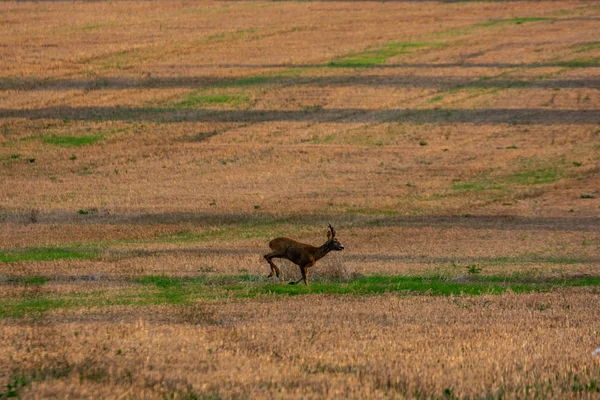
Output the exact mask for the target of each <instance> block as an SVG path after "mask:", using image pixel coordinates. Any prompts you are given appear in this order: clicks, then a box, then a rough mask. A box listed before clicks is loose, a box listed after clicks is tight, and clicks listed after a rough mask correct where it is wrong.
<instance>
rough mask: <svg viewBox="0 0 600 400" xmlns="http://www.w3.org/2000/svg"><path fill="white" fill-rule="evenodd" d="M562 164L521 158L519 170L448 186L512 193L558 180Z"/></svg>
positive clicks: (463, 190)
mask: <svg viewBox="0 0 600 400" xmlns="http://www.w3.org/2000/svg"><path fill="white" fill-rule="evenodd" d="M562 164H564V163H563V162H562V161H559V162H558V163H556V164H550V163H546V162H539V161H538V160H535V159H523V160H521V169H520V171H517V172H514V173H509V174H504V175H499V176H495V177H487V176H486V177H482V178H479V179H476V180H472V181H468V182H457V183H454V184H453V185H452V186H451V187H450V188H451V189H452V190H453V191H456V192H486V191H495V192H501V193H504V194H508V193H513V192H514V191H515V190H519V188H524V187H529V186H539V185H548V184H551V183H554V182H557V181H559V180H560V179H561V178H562V177H563V176H564V175H565V172H564V170H563V168H562V166H561V165H562Z"/></svg>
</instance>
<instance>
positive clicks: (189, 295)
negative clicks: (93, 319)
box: [0, 275, 600, 318]
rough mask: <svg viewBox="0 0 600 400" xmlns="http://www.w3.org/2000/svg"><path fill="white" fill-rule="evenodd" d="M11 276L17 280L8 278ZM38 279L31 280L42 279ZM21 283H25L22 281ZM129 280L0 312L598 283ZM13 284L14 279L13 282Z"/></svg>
mask: <svg viewBox="0 0 600 400" xmlns="http://www.w3.org/2000/svg"><path fill="white" fill-rule="evenodd" d="M12 282H17V281H15V280H13V281H12ZM46 282H48V281H47V280H46V281H43V282H42V281H40V280H38V281H37V282H36V284H38V285H44V284H45V283H46ZM21 283H22V284H29V283H28V282H27V281H24V282H21ZM130 283H131V286H129V287H126V288H124V289H121V290H118V291H116V292H112V293H109V292H107V291H92V292H84V293H75V294H73V293H71V294H65V295H60V294H59V295H57V294H40V293H36V294H35V295H31V296H26V297H22V298H19V299H5V300H0V318H22V317H26V316H31V315H39V314H43V313H45V312H48V311H52V310H58V309H66V308H92V307H106V306H117V305H119V306H132V307H144V306H150V305H187V304H192V303H194V302H196V301H199V300H205V301H207V300H218V299H226V298H237V299H250V298H256V297H266V298H269V297H278V296H298V295H314V294H328V295H351V296H365V295H378V294H383V293H395V294H399V295H405V296H408V295H421V296H479V295H484V294H493V295H498V294H502V293H507V292H508V291H511V292H514V293H530V292H548V291H552V290H554V289H558V288H565V287H583V286H598V285H600V277H598V276H592V277H574V278H564V279H556V280H543V279H540V280H535V279H532V278H523V277H521V278H519V277H516V278H515V277H505V276H477V277H469V278H467V279H464V278H461V279H453V278H447V277H418V276H380V275H371V276H365V277H359V278H355V279H352V280H349V281H345V282H343V281H315V282H313V283H311V285H310V286H308V287H307V286H305V285H289V284H287V283H285V282H281V283H273V282H270V281H267V280H266V279H265V278H264V277H262V276H254V275H239V276H220V277H205V276H198V277H190V278H175V277H169V276H162V275H161V276H153V275H151V276H144V277H141V278H137V279H133V280H131V281H130ZM13 284H15V283H13Z"/></svg>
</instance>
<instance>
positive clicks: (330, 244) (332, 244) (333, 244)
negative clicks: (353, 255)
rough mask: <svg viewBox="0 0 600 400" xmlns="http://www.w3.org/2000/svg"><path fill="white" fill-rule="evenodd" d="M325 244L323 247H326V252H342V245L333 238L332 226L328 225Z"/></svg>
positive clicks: (333, 230)
mask: <svg viewBox="0 0 600 400" xmlns="http://www.w3.org/2000/svg"><path fill="white" fill-rule="evenodd" d="M327 239H328V240H327V243H325V246H326V247H327V249H328V250H334V251H342V250H344V245H343V244H341V243H340V242H339V241H338V240H337V239H336V237H335V229H334V228H333V226H331V224H329V232H327Z"/></svg>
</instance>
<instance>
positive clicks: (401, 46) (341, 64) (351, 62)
mask: <svg viewBox="0 0 600 400" xmlns="http://www.w3.org/2000/svg"><path fill="white" fill-rule="evenodd" d="M444 46H446V45H445V44H443V43H417V42H392V43H387V44H385V45H383V46H382V47H379V48H376V49H371V50H365V51H361V52H358V53H351V54H348V55H345V56H342V57H340V58H338V59H336V60H333V61H331V62H329V63H328V64H327V66H328V67H337V68H369V67H375V66H378V65H382V64H385V63H386V62H387V60H388V59H390V58H392V57H395V56H398V55H400V54H410V53H412V52H413V51H414V50H415V49H424V48H431V47H444Z"/></svg>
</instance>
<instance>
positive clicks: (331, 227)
mask: <svg viewBox="0 0 600 400" xmlns="http://www.w3.org/2000/svg"><path fill="white" fill-rule="evenodd" d="M329 229H330V230H331V238H334V237H335V229H333V226H331V224H329Z"/></svg>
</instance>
